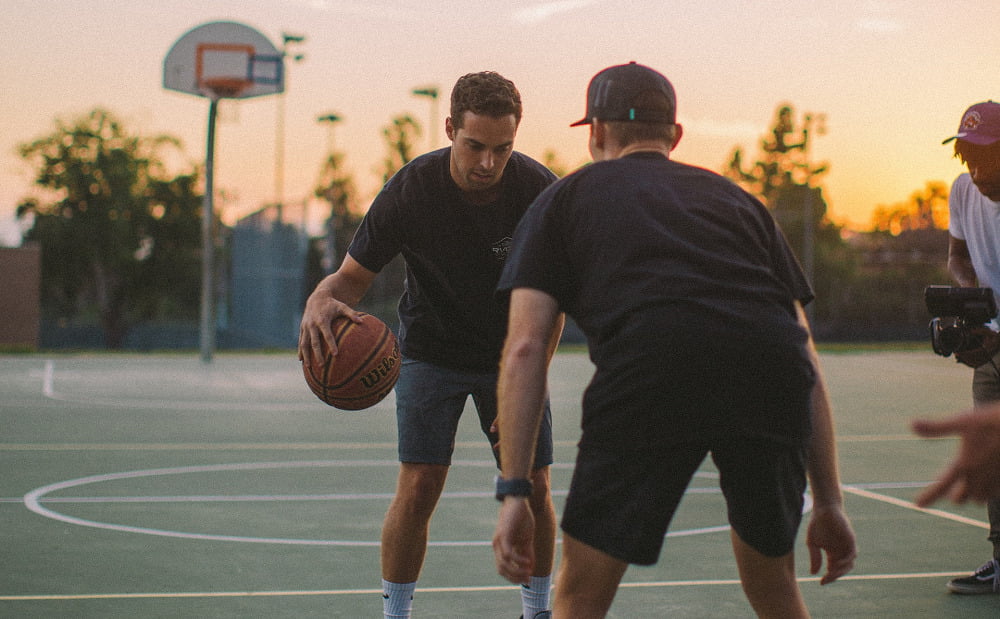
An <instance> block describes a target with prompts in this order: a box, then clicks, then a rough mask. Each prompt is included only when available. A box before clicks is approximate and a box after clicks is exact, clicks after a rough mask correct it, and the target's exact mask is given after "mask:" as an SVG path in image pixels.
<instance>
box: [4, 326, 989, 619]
mask: <svg viewBox="0 0 1000 619" xmlns="http://www.w3.org/2000/svg"><path fill="white" fill-rule="evenodd" d="M822 361H823V364H824V370H825V373H826V376H827V379H828V382H829V384H830V388H831V394H832V399H833V403H834V407H835V411H836V417H837V426H838V428H837V429H838V434H839V441H838V446H839V451H840V458H841V472H842V478H843V483H844V486H845V487H844V491H845V497H846V502H847V508H848V512H849V514H850V516H851V518H852V521H853V523H854V526H855V529H856V531H857V534H858V542H859V551H860V556H859V558H858V561H857V564H856V567H855V569H854V571H853V572H852V573H851V574H850V575H849V576H848V577H846V578H843V579H841V580H840V581H839V582H837V583H834V584H833V585H829V586H825V587H820V585H819V583H818V579H817V578H815V577H813V576H811V575H810V574H809V573H808V552H807V551H806V549H805V546H804V544H803V537H804V535H802V534H800V536H799V542H798V547H797V550H796V553H797V557H798V572H799V575H800V578H801V583H802V589H803V591H804V593H805V597H806V600H807V602H808V604H809V606H810V610H811V611H812V613H813V616H815V617H830V618H834V617H836V618H845V617H907V618H912V617H934V618H949V617H955V618H958V617H962V618H967V617H997V616H1000V596H972V597H966V596H958V595H953V594H949V593H948V592H947V590H946V589H945V583H946V582H947V581H948V580H949V579H950V578H952V577H954V576H956V575H965V574H967V573H969V572H971V571H972V570H973V569H975V568H976V567H978V566H979V565H980V564H982V563H983V562H984V561H986V559H988V558H989V551H990V548H989V545H988V543H987V541H986V535H987V530H986V527H987V524H986V510H985V508H984V507H981V506H977V505H969V506H962V507H957V506H954V505H951V504H946V503H940V504H938V505H936V506H935V509H932V510H920V509H917V508H915V507H914V506H913V505H912V503H911V501H912V499H913V498H914V497H915V496H916V494H917V492H918V491H919V489H920V488H921V487H922V486H924V485H925V484H926V483H927V482H928V481H929V480H931V479H933V477H934V476H935V474H936V473H937V471H938V470H939V469H940V467H941V466H942V465H943V464H944V463H945V461H946V459H948V458H949V457H950V456H951V454H953V453H954V450H955V447H956V444H957V443H956V441H955V440H953V439H940V440H924V439H919V438H917V437H915V436H913V435H912V434H911V433H910V431H909V427H908V424H909V420H910V419H912V418H913V417H916V416H936V415H939V414H943V413H945V412H951V411H954V410H957V409H959V408H962V407H965V406H966V405H967V404H968V403H969V401H970V385H971V370H969V369H968V368H965V367H964V366H960V365H957V364H956V363H955V362H954V361H953V360H951V359H943V358H941V357H937V356H935V355H934V354H933V353H932V352H931V351H930V347H929V345H928V346H927V347H926V349H924V348H915V349H913V350H906V351H894V352H889V351H877V350H872V351H862V352H824V353H823V354H822ZM590 371H591V366H590V363H589V361H588V359H587V357H586V355H585V354H584V353H580V352H572V351H570V352H561V353H560V354H558V355H557V356H556V358H555V360H554V362H553V368H552V373H551V379H550V387H551V392H552V407H553V418H554V430H555V439H556V464H555V466H554V469H553V488H554V493H555V500H556V509H557V511H560V510H561V505H562V503H563V500H564V498H565V490H566V488H567V487H568V484H569V479H570V474H571V469H572V463H573V459H574V457H575V448H574V445H575V441H576V438H577V436H578V430H577V428H578V422H579V417H580V397H581V392H582V390H583V388H584V387H585V385H586V382H587V380H588V378H589V376H590ZM0 393H2V398H0V411H2V416H0V420H2V423H0V470H2V471H3V473H4V474H3V475H2V477H0V488H2V490H0V542H2V546H0V547H2V561H0V617H19V618H28V617H45V618H52V617H102V618H108V617H144V618H150V617H295V618H303V617H350V618H358V617H381V604H382V602H381V591H380V589H379V582H380V576H379V566H378V563H379V547H378V539H379V531H380V527H381V519H382V515H383V513H384V511H385V508H386V506H387V505H388V502H389V500H390V498H391V496H392V492H393V490H394V484H395V475H396V467H397V463H396V456H395V419H394V414H393V404H394V400H393V396H392V395H390V396H389V397H388V398H387V399H386V400H384V401H383V402H382V403H380V404H379V405H377V406H376V407H374V408H371V409H368V410H365V411H357V412H342V411H337V410H335V409H332V408H330V407H328V406H326V405H325V404H323V403H322V402H320V401H319V400H318V399H317V398H316V397H315V396H313V394H312V393H311V392H310V391H309V389H308V388H307V386H306V384H305V381H304V379H303V376H302V372H301V368H300V366H299V363H298V361H297V360H296V359H295V356H294V353H291V352H289V353H287V354H280V355H279V354H274V355H254V354H245V355H244V354H228V353H224V354H220V355H218V356H217V357H216V358H215V359H214V361H213V362H212V363H208V364H206V363H202V362H201V361H200V360H199V359H198V358H197V357H196V356H195V355H181V354H177V355H127V354H92V355H91V354H87V355H84V354H80V355H9V356H0ZM470 412H471V411H470ZM458 441H459V442H458V445H457V449H456V453H455V464H454V466H453V467H452V472H451V474H450V476H449V480H448V484H447V486H446V488H445V495H444V497H443V498H442V500H441V503H440V505H439V507H438V510H437V512H436V514H435V517H434V520H433V521H432V525H431V535H430V537H431V547H430V548H429V550H428V554H427V560H426V563H425V565H424V570H423V575H422V577H421V580H420V582H419V588H418V590H417V593H416V597H415V601H414V616H415V617H434V618H442V617H455V618H458V617H461V618H473V617H491V618H492V617H509V618H511V619H513V618H514V617H517V616H518V614H519V613H520V602H519V594H518V591H517V588H516V587H513V586H511V585H510V584H508V583H507V582H506V581H504V580H502V579H501V578H500V577H499V576H497V575H496V572H495V569H494V566H493V556H492V550H491V548H490V538H491V536H492V532H493V525H494V520H495V517H496V514H497V503H496V501H495V500H494V499H493V498H492V492H491V490H492V480H493V476H494V475H495V474H496V471H495V468H494V465H493V461H492V458H491V456H490V454H489V452H488V449H487V447H486V445H485V441H484V440H483V439H482V437H481V435H480V434H479V430H478V427H477V426H476V423H475V420H474V416H473V415H471V414H469V415H466V417H465V418H464V419H463V422H462V427H461V429H460V435H459V437H458ZM609 616H610V617H618V618H635V617H667V616H675V617H685V618H691V617H726V618H732V617H752V616H753V615H752V613H751V611H750V607H749V605H748V604H747V602H746V600H745V598H744V597H743V594H742V591H741V589H740V586H739V581H738V577H737V573H736V567H735V565H734V563H733V561H732V558H731V550H730V545H729V533H728V529H727V526H726V521H725V510H724V504H723V501H722V497H721V495H720V494H719V492H718V489H717V483H716V480H715V475H714V471H713V469H712V467H711V463H710V462H708V463H706V464H704V465H703V468H702V470H701V471H700V473H699V475H698V477H697V478H696V480H695V482H694V484H693V485H692V487H691V489H690V490H689V492H688V494H687V495H686V497H685V499H684V502H683V503H682V505H681V508H680V511H679V513H678V515H677V517H676V518H675V521H674V523H673V525H672V527H671V532H670V534H669V535H668V539H667V540H666V543H665V546H664V550H663V554H662V556H661V559H660V562H659V564H658V565H656V566H654V567H647V568H638V567H632V568H630V569H629V571H628V572H627V573H626V576H625V580H624V583H623V585H622V588H621V590H620V591H619V593H618V596H617V597H616V599H615V603H614V605H613V607H612V609H611V613H610V614H609Z"/></svg>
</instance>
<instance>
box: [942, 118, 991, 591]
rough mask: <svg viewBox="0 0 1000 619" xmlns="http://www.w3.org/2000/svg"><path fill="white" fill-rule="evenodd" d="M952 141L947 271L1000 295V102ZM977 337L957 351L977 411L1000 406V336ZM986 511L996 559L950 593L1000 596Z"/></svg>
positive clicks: (981, 331)
mask: <svg viewBox="0 0 1000 619" xmlns="http://www.w3.org/2000/svg"><path fill="white" fill-rule="evenodd" d="M952 141H954V143H955V156H956V157H958V158H959V159H961V160H962V162H963V163H964V164H965V165H966V167H967V168H968V170H969V171H968V172H967V173H963V174H961V175H959V176H958V178H956V179H955V181H954V183H952V186H951V194H950V196H949V198H948V209H949V212H950V216H951V217H950V224H949V231H950V233H951V234H950V237H949V243H948V272H949V273H950V274H951V276H952V277H953V278H954V279H955V281H956V282H957V283H958V285H960V286H964V287H975V286H982V287H988V288H992V289H993V290H994V293H996V291H1000V103H997V102H994V101H984V102H982V103H976V104H975V105H973V106H971V107H969V108H968V109H967V110H966V111H965V113H964V114H963V115H962V121H961V124H959V128H958V133H956V134H955V135H954V136H952V137H950V138H948V139H947V140H945V141H944V142H942V143H943V144H947V143H949V142H952ZM994 327H995V324H994ZM976 335H977V336H979V338H980V340H981V344H980V345H979V346H977V347H975V348H971V349H969V350H963V351H956V353H955V358H956V359H957V360H958V361H959V362H961V363H964V364H965V365H968V366H969V367H972V368H975V371H974V373H973V379H972V399H973V404H974V406H975V409H981V408H984V407H987V406H988V405H989V404H991V403H996V402H1000V334H997V332H996V331H995V330H994V329H990V328H987V327H981V328H978V329H976ZM994 474H996V473H994ZM956 496H961V492H959V494H958V495H956ZM987 510H988V513H989V521H990V533H989V537H988V539H989V541H990V542H992V544H993V556H992V558H991V559H990V560H989V561H987V562H986V563H985V564H984V565H983V566H982V567H980V568H979V569H978V570H976V571H975V572H974V573H973V574H971V575H969V576H964V577H961V578H955V579H954V580H952V581H951V582H949V583H948V589H950V590H951V591H953V592H955V593H964V594H981V593H992V594H996V593H1000V498H993V499H990V500H989V501H988V502H987Z"/></svg>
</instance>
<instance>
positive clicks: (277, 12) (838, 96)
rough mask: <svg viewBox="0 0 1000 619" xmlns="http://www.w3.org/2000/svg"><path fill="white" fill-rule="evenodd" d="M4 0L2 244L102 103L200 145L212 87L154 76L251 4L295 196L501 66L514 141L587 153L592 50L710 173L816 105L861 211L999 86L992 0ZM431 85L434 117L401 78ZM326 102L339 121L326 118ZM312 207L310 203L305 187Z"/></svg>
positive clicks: (254, 164)
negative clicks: (37, 156) (631, 84)
mask: <svg viewBox="0 0 1000 619" xmlns="http://www.w3.org/2000/svg"><path fill="white" fill-rule="evenodd" d="M0 7H3V8H4V9H5V10H4V22H5V23H4V26H3V32H4V35H3V42H4V46H3V49H4V53H5V56H6V61H5V62H4V63H3V67H4V68H3V69H2V70H0V76H2V78H3V82H4V85H3V89H2V92H3V95H2V97H3V112H4V113H3V114H2V115H0V244H11V237H12V235H11V228H12V225H11V222H12V220H13V212H14V208H15V207H16V204H17V203H18V202H19V201H20V200H21V199H22V198H24V197H26V196H28V195H31V193H32V191H33V189H32V187H31V180H32V174H31V169H30V168H29V167H28V166H27V165H26V164H25V162H23V161H22V160H21V159H20V157H19V156H18V154H17V146H18V145H19V144H21V143H25V142H30V141H32V140H34V139H36V138H38V137H42V136H44V135H47V134H49V133H51V132H52V131H53V130H54V128H55V121H56V119H61V120H64V121H66V122H70V121H72V120H74V119H76V118H77V117H79V116H82V115H84V114H86V113H87V112H88V111H89V110H91V109H92V108H94V107H97V106H101V107H104V108H107V109H108V110H110V111H111V112H113V113H114V114H116V115H117V116H119V117H120V118H122V119H123V120H124V121H125V123H126V126H127V127H128V128H130V129H131V130H132V131H133V132H139V133H142V134H145V135H153V134H160V133H165V134H171V135H174V136H177V137H179V138H181V140H182V141H183V143H184V146H185V150H186V153H187V155H188V156H189V158H190V160H191V161H194V162H200V161H202V160H203V159H204V155H205V129H206V121H207V116H208V101H207V100H206V99H203V98H199V97H194V96H190V95H184V94H180V93H175V92H171V91H166V90H164V89H163V88H162V78H163V58H164V56H165V55H166V53H167V51H168V50H169V49H170V47H171V46H172V45H173V44H174V42H176V41H177V39H179V38H180V37H181V36H182V35H183V34H184V33H186V32H187V31H188V30H190V29H192V28H194V27H196V26H199V25H201V24H203V23H206V22H211V21H237V22H241V23H244V24H247V25H249V26H251V27H253V28H255V29H257V30H258V31H260V32H261V33H263V34H264V35H265V36H267V37H268V38H269V39H270V40H272V41H273V42H274V43H275V44H276V45H279V46H280V43H281V38H282V33H284V32H287V33H290V34H296V35H301V36H304V37H306V40H305V42H304V43H302V44H301V45H298V46H296V47H295V48H294V49H293V51H294V52H296V53H302V54H304V55H305V58H304V60H303V61H301V62H298V63H289V66H288V67H287V75H288V81H287V90H286V94H285V95H284V101H285V103H284V116H285V121H284V122H285V135H286V141H285V165H284V179H285V180H284V191H283V194H284V196H283V197H284V199H285V201H286V202H288V203H299V204H301V203H302V202H303V201H304V200H305V199H306V198H307V197H308V196H309V195H310V194H311V193H312V188H313V186H314V185H315V183H316V180H317V177H318V173H319V170H320V166H321V164H322V162H323V160H324V157H325V154H326V151H327V145H328V143H329V140H330V138H331V137H332V140H333V143H334V148H335V150H337V151H340V152H343V153H344V155H345V165H346V166H347V168H348V170H349V171H350V172H351V173H353V176H354V178H355V181H356V183H357V185H358V188H359V190H360V191H361V193H362V201H363V202H367V201H368V200H370V199H371V197H372V196H373V195H374V193H375V191H377V189H378V185H379V181H380V177H379V165H380V161H381V160H382V158H383V157H384V155H385V152H386V149H385V146H384V143H383V140H382V134H381V131H382V128H383V127H385V126H386V125H387V124H388V123H389V122H390V120H391V119H392V118H393V117H394V116H397V115H400V114H410V115H412V116H413V117H414V118H415V119H417V120H418V121H420V122H421V123H422V124H424V125H425V127H426V126H427V125H431V126H432V128H436V135H434V136H427V135H424V136H423V137H422V138H421V140H420V146H421V148H420V150H426V149H427V148H428V147H430V146H444V145H445V144H446V141H447V140H446V138H445V136H444V117H445V116H446V115H447V107H448V105H447V96H448V94H449V93H450V90H451V86H452V85H453V84H454V82H455V80H456V79H457V78H458V77H459V76H461V75H463V74H465V73H469V72H472V71H479V70H485V69H490V70H495V71H499V72H500V73H502V74H504V75H505V76H507V77H509V78H510V79H512V80H513V81H514V82H515V83H516V84H517V86H518V88H519V89H520V91H521V95H522V98H523V100H524V106H525V116H524V120H523V121H522V124H521V128H520V130H519V133H518V138H517V143H516V148H517V149H518V150H520V151H522V152H525V153H527V154H528V155H531V156H534V157H537V158H541V156H542V154H543V153H544V152H545V151H546V150H552V151H554V152H555V153H556V154H557V156H558V159H559V161H561V162H562V163H564V164H565V165H567V166H570V167H576V166H577V165H579V164H582V163H584V162H586V161H587V160H588V158H589V156H588V154H587V151H586V138H587V129H586V128H575V129H571V128H570V127H569V126H568V125H569V123H570V122H572V121H574V120H576V119H577V118H579V117H580V116H581V115H582V114H583V110H584V93H585V89H586V86H587V82H588V81H589V80H590V78H591V77H592V76H593V74H594V73H595V72H597V71H598V70H600V69H602V68H604V67H606V66H609V65H613V64H619V63H623V62H627V61H630V60H635V61H637V62H640V63H642V64H647V65H649V66H652V67H654V68H656V69H658V70H660V71H661V72H663V73H664V74H665V75H666V76H667V77H668V78H670V80H671V81H672V82H673V84H674V86H675V88H676V90H677V93H678V107H679V111H678V120H679V122H680V123H681V124H683V125H684V127H685V135H684V139H683V141H682V142H681V144H680V146H679V147H678V149H677V150H676V151H675V153H674V158H675V159H678V160H681V161H685V162H688V163H692V164H696V165H700V166H704V167H707V168H710V169H713V170H716V171H719V170H721V169H722V167H723V166H724V164H725V163H726V161H727V160H728V158H729V156H730V154H731V152H732V150H733V148H734V147H735V146H742V147H743V148H744V150H745V151H747V154H748V156H751V157H752V156H753V155H755V154H756V153H757V152H758V145H759V141H760V139H761V137H762V136H763V134H764V133H765V132H766V131H767V130H768V128H769V125H770V123H771V121H772V117H773V114H774V111H775V109H776V107H777V106H778V105H779V104H782V103H785V102H787V103H790V104H791V105H792V106H793V107H794V108H795V110H796V112H797V116H796V118H797V120H801V116H802V115H803V114H805V113H812V114H823V115H825V117H826V123H825V124H826V133H825V135H820V136H816V137H815V140H814V142H813V146H812V149H811V155H812V157H813V159H814V160H816V161H828V162H829V163H830V166H831V169H830V172H829V173H828V175H827V176H826V177H825V180H824V182H823V185H824V187H825V191H826V197H827V200H828V202H829V208H830V211H829V212H830V215H831V216H832V217H833V218H834V219H835V220H837V221H839V222H841V223H851V224H853V225H855V226H858V227H863V228H864V227H867V226H868V224H869V223H870V218H871V211H872V210H873V208H875V207H876V206H878V205H888V204H894V203H898V202H903V201H905V200H906V199H907V198H908V197H909V196H910V194H912V193H913V192H915V191H918V190H920V189H922V188H923V187H924V184H925V183H926V182H927V181H932V180H938V181H944V182H947V183H950V182H951V181H952V180H953V179H954V177H955V176H956V175H957V174H958V173H960V172H961V171H962V168H961V166H960V165H959V163H958V162H957V161H956V160H955V159H953V158H952V154H951V153H952V151H951V149H950V148H949V147H947V146H942V145H941V140H942V139H944V138H945V137H948V136H949V135H952V134H953V133H954V132H955V131H956V129H957V126H958V122H959V119H960V117H961V114H962V112H963V111H964V110H965V108H966V107H968V106H969V105H971V104H972V103H976V102H978V101H983V100H986V99H990V98H996V99H1000V62H998V60H1000V58H998V56H1000V54H998V52H997V51H996V45H995V41H996V32H997V31H998V29H1000V3H996V2H981V1H980V2H970V1H967V0H954V1H952V2H940V0H933V1H930V0H915V1H914V0H908V1H903V0H898V1H897V0H839V1H835V2H834V1H831V2H804V1H792V0H753V1H751V0H740V1H737V0H727V1H713V0H683V1H670V0H660V1H657V0H504V1H502V2H469V1H468V0H405V1H404V0H399V1H392V0H259V1H255V2H249V1H247V0H238V1H237V0H197V1H195V0H171V1H170V2H140V1H138V0H86V1H84V0H0ZM429 85H433V86H437V87H438V88H440V89H441V92H442V98H441V99H440V103H439V105H438V108H437V118H435V119H434V121H433V123H432V122H431V115H432V112H433V111H434V109H433V106H432V105H431V102H430V100H429V99H427V98H420V97H416V96H414V95H412V94H411V91H412V90H413V89H414V88H419V87H423V86H429ZM279 110H280V106H279V105H278V98H277V97H273V96H272V97H263V98H257V99H250V100H246V101H242V102H228V103H225V104H224V105H223V106H222V111H221V122H220V124H219V127H218V147H217V148H218V150H217V155H216V156H217V159H216V188H217V189H222V190H225V192H226V194H227V196H228V197H227V198H226V200H224V201H223V202H222V203H221V204H220V209H221V210H222V211H223V213H224V215H225V216H226V217H227V218H228V219H230V220H231V219H233V218H235V217H236V216H238V215H241V214H245V213H249V212H252V211H254V210H256V209H257V208H259V207H260V206H261V205H263V204H264V203H268V202H273V201H274V200H275V199H276V197H277V195H276V194H277V190H276V187H275V180H274V179H275V174H276V164H275V161H276V156H275V152H276V151H275V143H276V125H277V118H278V111H279ZM330 112H334V113H336V114H337V115H338V116H341V117H342V118H343V120H342V121H341V122H339V123H337V124H336V125H334V126H333V129H332V133H331V129H330V126H329V125H324V124H321V123H319V122H318V121H317V118H318V117H319V116H321V115H324V114H327V113H330ZM313 208H316V207H313Z"/></svg>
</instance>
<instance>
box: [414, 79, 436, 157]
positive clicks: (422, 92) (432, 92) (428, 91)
mask: <svg viewBox="0 0 1000 619" xmlns="http://www.w3.org/2000/svg"><path fill="white" fill-rule="evenodd" d="M411 94H413V95H414V96H417V97H428V98H429V99H430V100H431V120H430V123H428V125H427V132H428V137H427V143H428V150H434V147H435V146H436V145H437V143H438V134H437V120H438V88H437V86H424V87H423V88H414V89H413V90H412V91H411Z"/></svg>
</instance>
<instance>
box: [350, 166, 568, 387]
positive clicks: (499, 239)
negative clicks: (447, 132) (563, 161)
mask: <svg viewBox="0 0 1000 619" xmlns="http://www.w3.org/2000/svg"><path fill="white" fill-rule="evenodd" d="M450 156H451V148H450V147H449V148H444V149H441V150H437V151H434V152H431V153H427V154H425V155H422V156H420V157H417V158H416V159H414V160H413V161H411V162H409V163H408V164H407V165H405V166H403V168H402V169H400V170H399V171H398V172H397V173H396V174H395V175H394V176H393V177H392V178H391V179H389V181H388V182H387V183H386V184H385V186H384V187H383V188H382V191H381V192H380V193H379V194H378V196H377V197H376V198H375V201H374V202H373V203H372V205H371V208H370V209H369V210H368V213H367V214H366V215H365V218H364V221H362V223H361V226H360V227H359V228H358V231H357V233H356V234H355V236H354V240H353V241H352V242H351V245H350V247H349V248H348V252H349V253H350V254H351V256H352V257H353V258H354V259H355V260H357V261H358V263H360V264H361V265H362V266H363V267H365V268H366V269H368V270H370V271H374V272H376V273H377V272H379V271H381V270H382V268H383V267H384V266H385V265H386V264H388V263H389V261H391V260H392V259H393V258H395V257H396V256H397V255H398V254H400V253H401V254H402V255H403V257H404V259H405V260H406V282H405V289H404V292H403V296H402V297H401V298H400V301H399V319H400V341H401V343H400V346H401V350H402V353H403V354H404V355H406V356H408V357H411V358H414V359H421V360H424V361H429V362H432V363H436V364H439V365H442V366H445V367H449V368H454V369H461V370H473V371H495V370H496V368H497V364H498V363H499V358H500V351H501V349H502V347H503V339H504V336H505V335H506V332H507V304H506V301H505V300H504V299H501V298H497V296H496V295H495V289H496V283H497V280H498V279H499V277H500V273H501V271H502V269H503V266H504V263H505V261H506V259H507V254H508V252H509V249H510V243H511V237H512V236H513V234H514V229H515V228H516V226H517V223H518V221H519V220H520V219H521V216H522V215H523V214H524V212H525V211H526V210H527V208H528V206H529V205H530V204H531V202H532V201H533V200H534V199H535V197H537V196H538V194H539V193H540V192H541V191H542V190H543V189H544V188H545V187H547V186H548V185H549V184H551V183H552V182H553V181H554V180H555V179H556V177H555V175H554V174H552V172H550V171H549V170H548V169H547V168H546V167H545V166H543V165H542V164H540V163H538V162H537V161H535V160H533V159H531V158H530V157H527V156H526V155H523V154H521V153H518V152H514V153H513V154H512V155H511V157H510V160H509V161H508V162H507V166H506V168H505V169H504V173H503V178H502V179H501V181H500V182H501V186H502V191H501V195H500V197H499V198H498V199H497V200H496V202H494V203H492V204H485V205H482V204H472V203H470V202H468V201H466V200H465V198H464V197H463V194H462V191H461V190H460V189H459V188H458V186H457V185H456V184H455V181H454V180H453V179H452V178H451V173H450V168H449V166H450Z"/></svg>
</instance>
